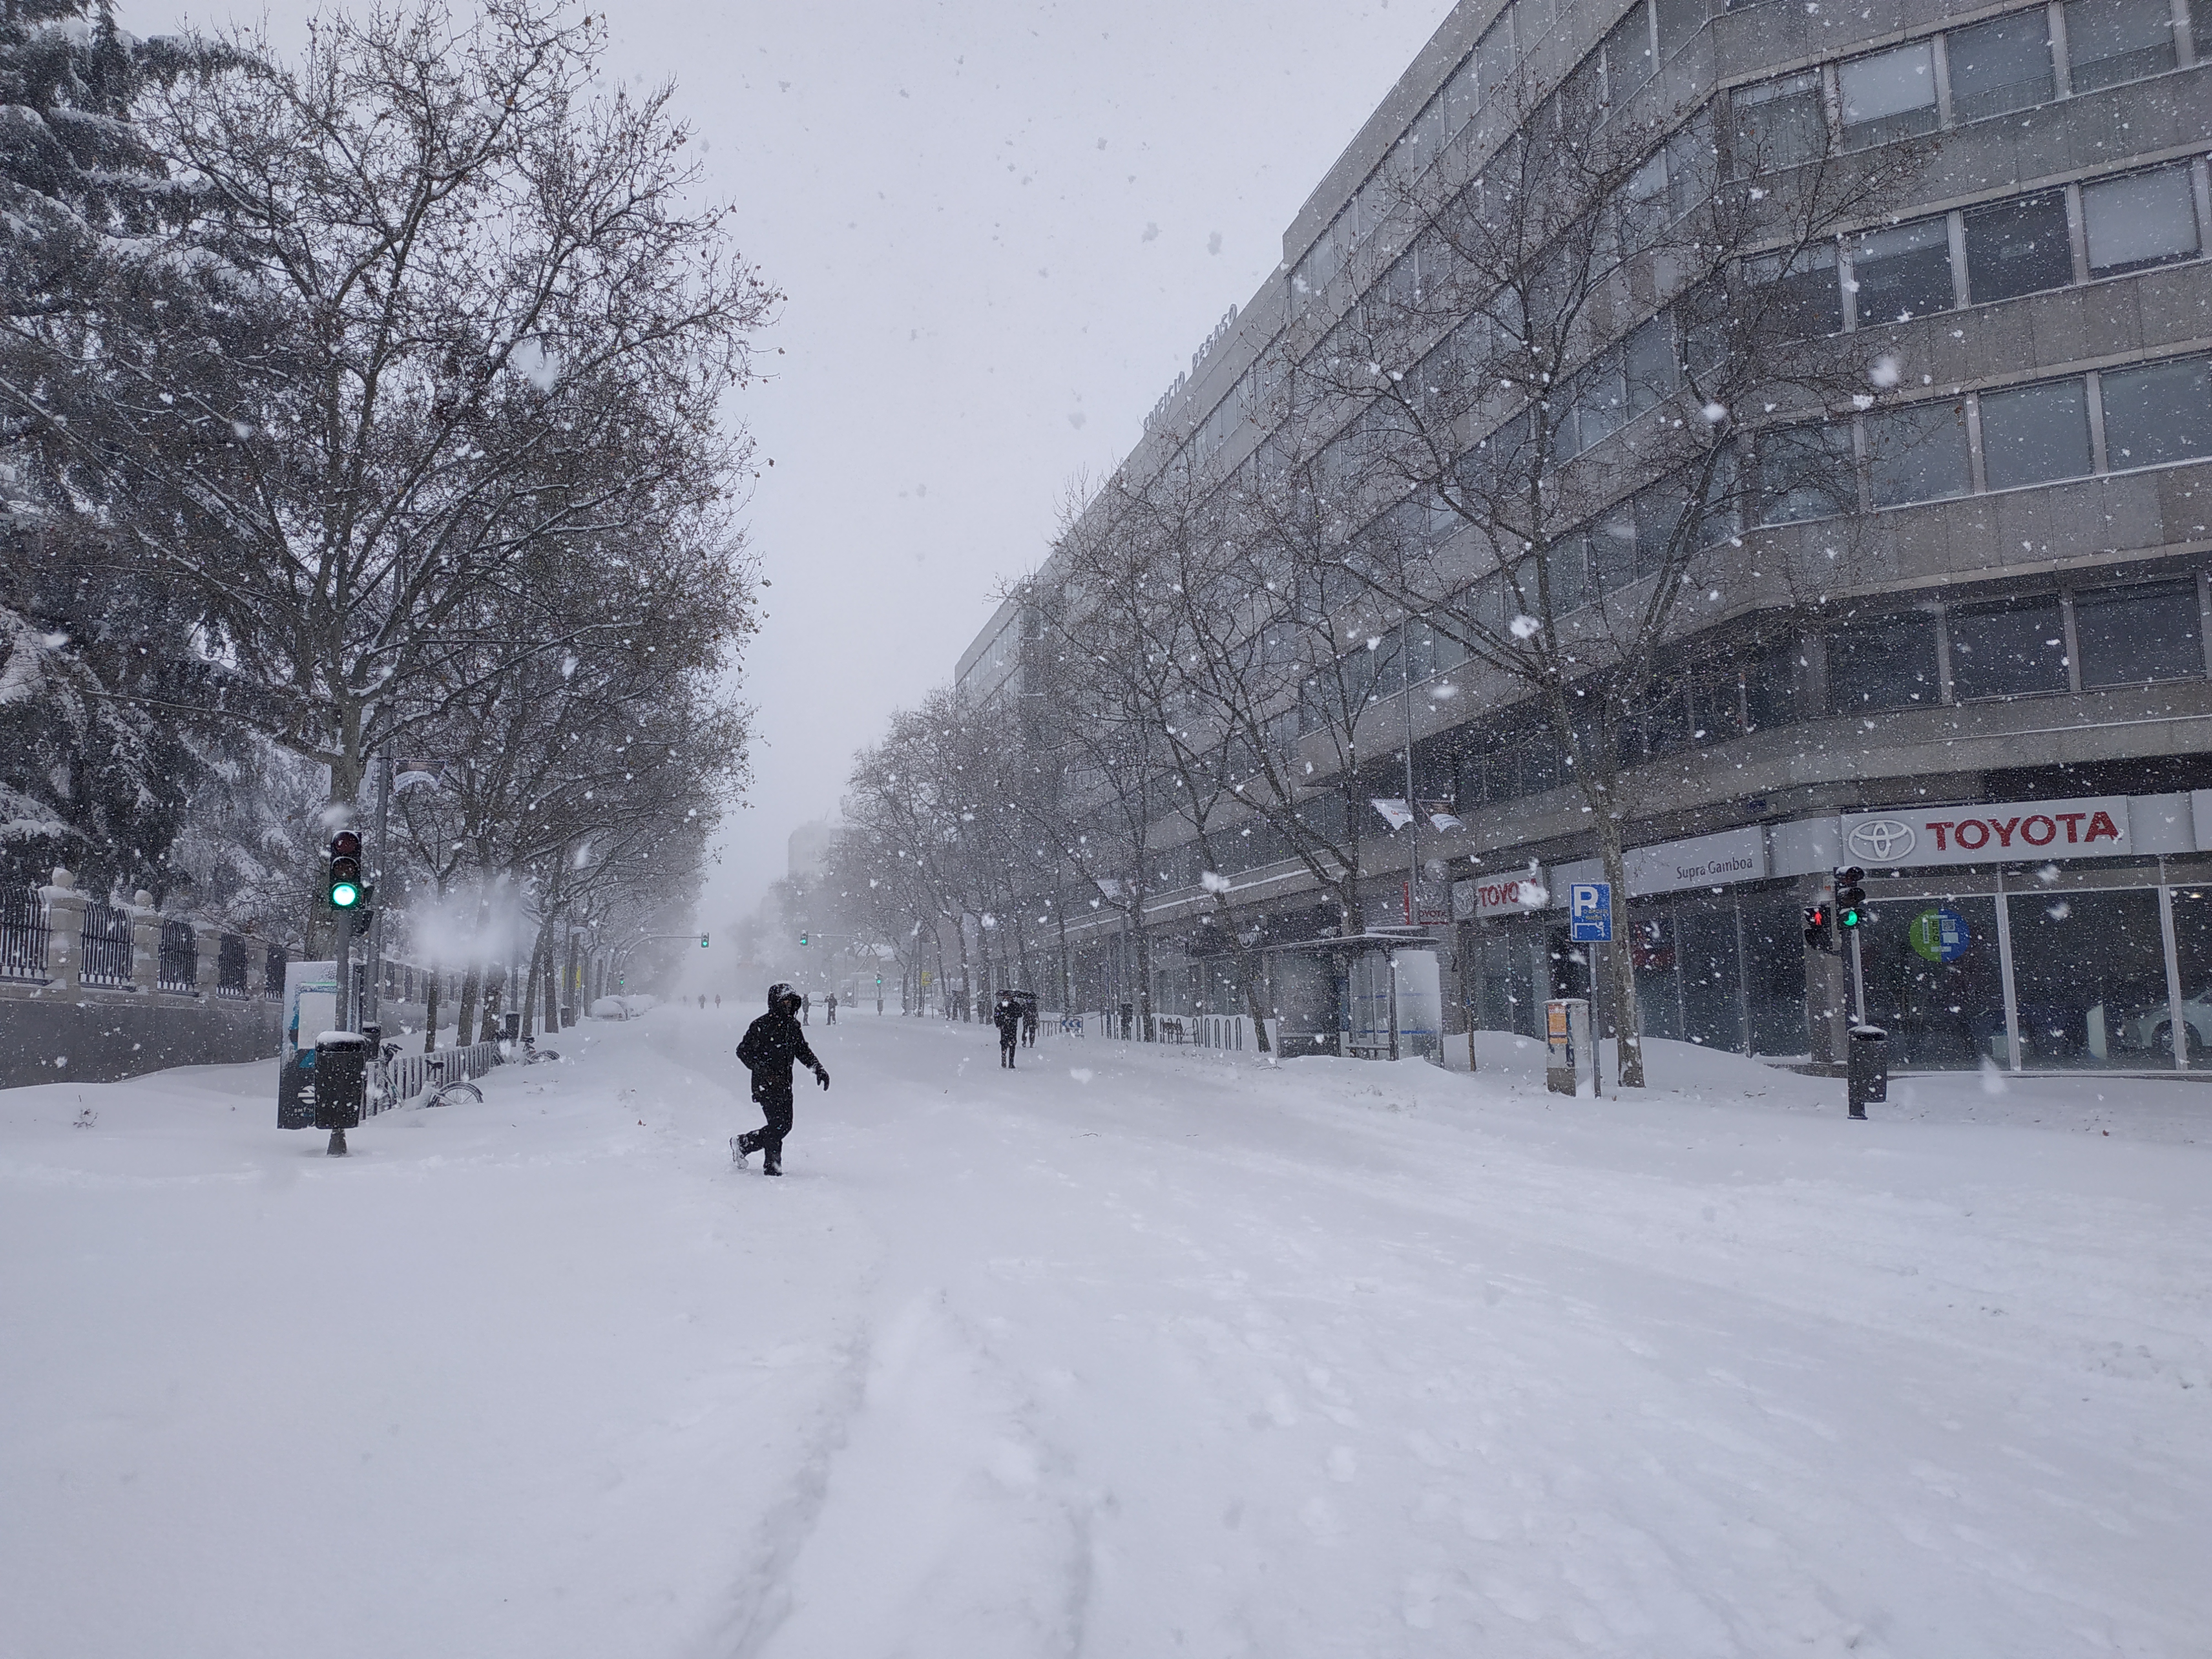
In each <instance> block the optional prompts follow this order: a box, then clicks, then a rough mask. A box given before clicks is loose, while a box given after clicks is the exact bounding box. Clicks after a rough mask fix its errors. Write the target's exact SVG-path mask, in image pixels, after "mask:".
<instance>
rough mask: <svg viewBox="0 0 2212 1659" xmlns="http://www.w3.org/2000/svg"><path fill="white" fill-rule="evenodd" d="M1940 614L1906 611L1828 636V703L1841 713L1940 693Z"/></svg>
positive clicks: (1908, 703) (1927, 699)
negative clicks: (1938, 673) (1937, 664)
mask: <svg viewBox="0 0 2212 1659" xmlns="http://www.w3.org/2000/svg"><path fill="white" fill-rule="evenodd" d="M1937 689H1938V683H1937V680H1936V619H1935V618H1934V617H1931V616H1929V615H1928V614H1927V613H1926V612H1925V611H1896V612H1893V613H1892V614H1890V615H1888V616H1884V617H1868V618H1866V619H1864V620H1863V621H1859V622H1854V623H1847V624H1846V625H1845V626H1844V627H1842V628H1840V629H1837V630H1836V631H1835V632H1834V633H1832V634H1831V635H1829V636H1828V703H1829V708H1830V710H1831V711H1832V713H1835V714H1875V713H1878V712H1879V711H1881V710H1882V709H1885V708H1913V707H1914V706H1916V705H1917V704H1923V703H1932V702H1936V701H1937V700H1938V699H1937Z"/></svg>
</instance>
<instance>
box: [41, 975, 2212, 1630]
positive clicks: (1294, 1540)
mask: <svg viewBox="0 0 2212 1659" xmlns="http://www.w3.org/2000/svg"><path fill="white" fill-rule="evenodd" d="M748 1012H749V1011H748ZM746 1017H747V1014H741V1013H738V1012H735V1011H731V1012H700V1011H697V1010H696V1009H690V1008H676V1007H664V1008H661V1009H658V1010H656V1011H654V1012H653V1013H652V1014H651V1015H650V1016H649V1017H647V1018H645V1019H642V1020H640V1021H637V1022H635V1023H633V1024H627V1025H612V1024H609V1025H604V1026H599V1027H596V1028H594V1029H592V1030H591V1031H590V1032H589V1034H588V1041H586V1042H581V1043H580V1044H579V1042H578V1041H577V1039H578V1038H579V1037H581V1036H584V1035H585V1034H582V1033H572V1034H570V1036H569V1038H568V1040H567V1042H565V1043H564V1047H567V1048H569V1049H570V1051H571V1053H572V1054H575V1053H577V1052H578V1051H579V1048H580V1058H579V1059H577V1060H575V1062H574V1063H573V1064H566V1065H562V1066H537V1067H530V1068H522V1067H515V1068H509V1069H505V1070H503V1071H501V1073H495V1075H494V1076H493V1078H492V1079H489V1084H488V1088H487V1099H486V1101H485V1103H484V1104H483V1106H481V1107H475V1108H453V1109H445V1110H438V1111H425V1110H410V1111H405V1112H402V1113H398V1114H396V1115H392V1116H388V1117H386V1118H381V1119H379V1120H376V1121H373V1122H372V1123H370V1124H369V1125H368V1126H367V1127H364V1128H362V1129H361V1130H358V1131H356V1133H354V1135H353V1137H352V1139H353V1143H354V1146H355V1147H356V1155H355V1156H354V1157H353V1158H350V1159H347V1160H334V1159H330V1158H325V1157H324V1156H323V1152H322V1143H323V1139H324V1138H323V1137H322V1136H320V1135H317V1134H313V1133H294V1134H287V1133H283V1132H280V1131H278V1130H276V1128H274V1127H272V1125H273V1123H274V1120H275V1106H274V1103H273V1100H272V1098H271V1093H272V1087H273V1085H272V1079H271V1076H270V1068H269V1067H268V1066H240V1067H220V1068H206V1069H200V1070H189V1071H180V1072H171V1073H163V1074H161V1075H158V1076H155V1077H152V1078H147V1079H138V1080H137V1081H134V1082H131V1083H127V1084H118V1085H103V1086H83V1087H78V1086H74V1085H45V1086H41V1087H38V1088H32V1089H20V1090H15V1091H5V1092H0V1493H4V1494H5V1497H4V1501H0V1607H4V1608H5V1609H7V1611H6V1613H5V1614H4V1615H0V1652H4V1653H5V1654H7V1655H8V1656H9V1659H16V1656H23V1659H64V1656H66V1659H77V1656H131V1659H139V1656H144V1655H149V1654H159V1655H161V1656H164V1659H197V1656H210V1659H212V1656H222V1659H246V1656H263V1655H267V1656H276V1655H284V1656H295V1655H301V1654H310V1655H314V1656H317V1659H347V1656H356V1655H357V1656H363V1659H367V1656H379V1659H385V1656H391V1655H395V1654H454V1655H461V1654H465V1655H469V1656H494V1655H514V1656H529V1659H545V1656H563V1655H575V1656H591V1659H603V1656H606V1655H610V1654H623V1655H643V1656H664V1655H665V1656H678V1659H695V1656H696V1659H709V1656H712V1659H741V1656H774V1659H823V1656H834V1659H872V1656H878V1655H882V1656H889V1655H894V1654H897V1655H912V1656H944V1659H956V1656H957V1659H997V1656H1006V1659H1035V1656H1042V1655H1052V1654H1085V1655H1095V1656H1133V1659H1134V1656H1145V1659H1150V1656H1160V1655H1169V1654H1177V1655H1182V1654H1188V1655H1196V1656H1231V1655H1249V1656H1270V1659H1287V1656H1306V1655H1331V1656H1335V1655H1343V1656H1362V1659H1364V1656H1388V1655H1398V1654H1450V1655H1462V1654H1468V1653H1476V1652H1480V1653H1489V1654H1499V1655H1507V1656H1522V1655H1532V1656H1533V1655H1553V1654H1559V1655H1566V1654H1575V1655H1583V1654H1604V1655H1621V1656H1659V1655H1664V1656H1692V1655H1730V1656H1735V1655H1741V1656H1747V1659H1749V1656H1759V1659H1771V1656H1775V1655H1779V1654H1785V1653H1788V1654H1797V1653H1802V1654H1807V1655H1836V1654H1842V1653H1846V1652H1850V1653H1856V1654H1859V1655H1875V1656H1928V1659H1970V1656H1984V1655H1986V1656H1992V1659H1996V1656H2003V1659H2033V1656H2042V1655H2053V1656H2056V1655H2073V1654H2126V1655H2135V1656H2174V1659H2179V1656H2185V1655H2194V1656H2201V1655H2203V1654H2204V1653H2205V1652H2206V1651H2207V1650H2208V1642H2207V1638H2206V1636H2205V1632H2207V1631H2209V1630H2212V1575H2208V1574H2206V1573H2205V1572H2204V1571H2203V1543H2204V1538H2205V1528H2206V1519H2207V1516H2212V1418H2208V1408H2212V1342H2209V1341H2208V1336H2212V1319H2209V1318H2208V1314H2207V1305H2206V1290H2207V1285H2208V1284H2209V1283H2212V1230H2208V1229H2207V1227H2206V1225H2205V1223H2206V1220H2207V1210H2208V1201H2212V1182H2208V1176H2212V1149H2208V1146H2207V1144H2206V1143H2207V1141H2208V1139H2212V1137H2208V1136H2207V1135H2206V1134H2204V1133H2202V1130H2201V1126H2203V1125H2204V1124H2206V1123H2208V1122H2212V1090H2208V1089H2207V1088H2205V1087H2204V1085H2200V1084H2190V1083H2168V1082H2163V1081H2138V1082H2132V1083H2131V1082H2127V1081H2124V1080H2114V1079H2087V1078H2085V1079H2064V1080H2060V1081H2055V1082H2041V1081H2038V1082H2007V1081H2005V1080H2002V1079H1989V1080H1986V1081H1985V1080H1984V1079H1979V1078H1976V1077H1973V1076H1967V1077H1965V1078H1961V1079H1910V1080H1901V1081H1900V1082H1899V1084H1897V1085H1894V1087H1893V1095H1894V1098H1893V1103H1892V1104H1891V1106H1890V1107H1888V1108H1881V1107H1877V1108H1875V1119H1874V1121H1871V1122H1868V1123H1850V1122H1848V1121H1846V1120H1845V1119H1844V1114H1843V1108H1842V1103H1841V1085H1838V1084H1835V1083H1820V1082H1814V1081H1809V1080H1807V1079H1798V1078H1796V1077H1793V1076H1790V1075H1789V1074H1787V1073H1780V1072H1777V1071H1773V1070H1770V1069H1768V1068H1765V1067H1763V1066H1758V1065H1755V1064H1753V1063H1751V1062H1748V1061H1744V1060H1736V1059H1734V1058H1732V1057H1729V1056H1725V1055H1718V1054H1705V1053H1702V1052H1699V1051H1696V1050H1692V1049H1686V1048H1680V1047H1678V1046H1674V1045H1663V1044H1662V1045H1658V1046H1657V1048H1656V1051H1655V1065H1654V1071H1655V1087H1654V1088H1653V1089H1652V1090H1651V1091H1649V1094H1648V1097H1645V1098H1642V1099H1632V1100H1628V1101H1619V1100H1613V1099H1607V1100H1603V1101H1597V1102H1590V1101H1583V1102H1575V1101H1569V1100H1562V1099H1559V1098H1557V1097H1551V1096H1548V1095H1547V1094H1545V1093H1544V1092H1543V1091H1542V1090H1541V1079H1540V1077H1539V1075H1538V1073H1536V1072H1535V1070H1534V1067H1535V1066H1536V1065H1537V1064H1538V1063H1540V1060H1539V1053H1538V1051H1537V1050H1536V1049H1535V1048H1534V1046H1533V1045H1528V1044H1516V1042H1514V1041H1513V1040H1512V1039H1510V1038H1486V1039H1485V1042H1484V1048H1483V1051H1482V1063H1483V1066H1484V1069H1483V1071H1482V1072H1481V1073H1480V1074H1479V1075H1478V1076H1477V1077H1475V1078H1472V1079H1470V1078H1468V1077H1464V1076H1456V1075H1449V1074H1445V1073H1438V1072H1436V1071H1434V1070H1432V1069H1430V1068H1427V1067H1425V1066H1418V1065H1412V1064H1409V1065H1404V1066H1388V1067H1386V1066H1375V1065H1368V1064H1361V1063H1357V1062H1350V1061H1339V1060H1299V1061H1296V1062H1293V1063H1291V1064H1289V1065H1286V1066H1282V1067H1279V1068H1273V1069H1270V1068H1267V1067H1265V1066H1261V1065H1259V1064H1257V1063H1255V1060H1254V1059H1253V1057H1251V1056H1238V1057H1235V1058H1233V1059H1231V1058H1228V1057H1224V1056H1221V1055H1218V1054H1206V1053H1202V1052H1199V1051H1194V1050H1173V1049H1170V1050H1158V1049H1154V1050H1146V1049H1140V1048H1131V1047H1127V1046H1124V1045H1121V1044H1118V1043H1108V1042H1099V1041H1097V1040H1092V1041H1091V1042H1087V1043H1086V1042H1079V1041H1074V1040H1058V1039H1055V1038H1053V1037H1050V1036H1048V1038H1047V1039H1046V1041H1045V1046H1044V1047H1042V1048H1039V1049H1036V1050H1034V1051H1030V1052H1027V1053H1025V1054H1024V1057H1023V1062H1024V1063H1023V1066H1022V1069H1020V1070H1019V1071H1017V1072H1015V1073H1011V1074H1009V1073H1004V1072H1002V1071H1000V1069H999V1068H998V1066H997V1064H996V1054H995V1048H994V1037H993V1034H992V1033H991V1031H990V1030H989V1029H988V1028H987V1027H976V1026H969V1027H945V1026H943V1025H940V1024H935V1023H927V1024H923V1023H918V1022H902V1021H899V1020H897V1019H896V1018H883V1019H880V1020H879V1019H877V1018H872V1017H870V1016H867V1015H865V1014H863V1015H860V1016H859V1017H857V1018H854V1017H849V1016H848V1022H847V1023H846V1024H842V1025H840V1026H838V1027H836V1029H834V1030H826V1029H824V1028H823V1026H822V1025H821V1024H819V1023H817V1024H816V1025H815V1026H814V1027H813V1028H812V1030H811V1036H813V1037H814V1038H815V1039H816V1041H817V1044H818V1045H819V1047H820V1048H821V1050H822V1052H823V1058H824V1060H826V1062H827V1063H828V1064H829V1067H830V1068H831V1071H832V1073H833V1074H834V1079H835V1085H836V1086H835V1087H834V1089H833V1090H832V1091H831V1092H829V1094H827V1095H823V1094H820V1093H819V1092H817V1091H815V1090H813V1089H811V1087H810V1088H808V1089H806V1090H805V1091H803V1092H802V1094H801V1096H800V1099H799V1127H798V1132H797V1135H796V1138H795V1139H794V1140H793V1144H792V1146H791V1149H790V1152H789V1155H788V1159H787V1167H788V1170H789V1171H790V1173H789V1174H788V1175H787V1177H786V1178H785V1179H784V1180H783V1181H781V1182H772V1181H769V1180H767V1179H765V1178H763V1177H762V1176H759V1175H757V1174H753V1175H743V1174H740V1173H738V1172H737V1171H734V1170H732V1169H731V1168H730V1166H729V1164H728V1159H727V1153H726V1147H725V1141H726V1137H727V1136H728V1135H729V1134H730V1133H732V1132H733V1131H734V1130H736V1129H737V1128H738V1127H743V1126H744V1125H748V1124H750V1122H751V1121H755V1114H754V1113H753V1112H752V1111H751V1109H750V1108H747V1107H744V1106H743V1105H742V1104H741V1102H742V1099H743V1091H742V1087H741V1086H739V1085H738V1079H737V1077H736V1075H735V1070H734V1062H733V1061H732V1060H730V1059H729V1057H728V1056H729V1052H730V1049H731V1047H732V1044H733V1043H734V1042H735V1041H736V1038H737V1036H738V1032H739V1030H741V1029H742V1024H743V1020H744V1018H746ZM80 1118H82V1125H80V1123H79V1120H80Z"/></svg>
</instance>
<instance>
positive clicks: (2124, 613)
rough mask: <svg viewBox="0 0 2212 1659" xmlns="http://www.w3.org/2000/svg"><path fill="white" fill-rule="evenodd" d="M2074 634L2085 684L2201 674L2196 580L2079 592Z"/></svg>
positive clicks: (2140, 681) (2128, 682)
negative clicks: (2079, 652)
mask: <svg viewBox="0 0 2212 1659" xmlns="http://www.w3.org/2000/svg"><path fill="white" fill-rule="evenodd" d="M2074 637H2075V642H2076V643H2077V644H2078V645H2079V646H2080V647H2081V684H2082V685H2083V686H2084V687H2085V688H2088V687H2095V686H2112V685H2142V684H2148V683H2149V682H2150V681H2153V680H2184V679H2201V678H2203V675H2204V647H2203V639H2202V636H2201V635H2199V633H2198V631H2197V584H2196V583H2195V582H2193V581H2178V582H2143V583H2140V584H2137V585H2136V586H2131V587H2107V588H2102V589H2095V590H2092V591H2090V592H2077V593H2076V594H2075V596H2074Z"/></svg>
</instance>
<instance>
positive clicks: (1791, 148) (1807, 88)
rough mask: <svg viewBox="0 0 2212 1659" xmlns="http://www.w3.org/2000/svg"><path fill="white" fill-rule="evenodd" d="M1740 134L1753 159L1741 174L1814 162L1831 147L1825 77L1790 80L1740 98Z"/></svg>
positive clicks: (1748, 90) (1765, 84)
mask: <svg viewBox="0 0 2212 1659" xmlns="http://www.w3.org/2000/svg"><path fill="white" fill-rule="evenodd" d="M1735 119H1736V131H1738V132H1739V133H1740V134H1741V135H1742V137H1743V140H1744V143H1745V144H1746V146H1747V149H1748V152H1749V153H1748V154H1747V155H1739V156H1738V158H1737V160H1738V163H1739V171H1740V172H1743V173H1772V172H1775V171H1776V170H1778V169H1779V168H1782V167H1796V165H1797V164H1798V163H1799V162H1801V161H1811V160H1812V159H1813V158H1814V156H1815V155H1820V152H1821V151H1823V150H1824V149H1826V148H1827V147H1828V118H1827V115H1826V112H1825V111H1824V110H1823V109H1822V108H1821V105H1820V76H1817V75H1813V74H1805V75H1785V76H1782V77H1781V78H1780V79H1779V80H1774V81H1762V82H1759V84H1758V85H1757V86H1752V87H1739V88H1737V89H1736V94H1735Z"/></svg>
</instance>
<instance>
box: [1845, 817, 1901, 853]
mask: <svg viewBox="0 0 2212 1659" xmlns="http://www.w3.org/2000/svg"><path fill="white" fill-rule="evenodd" d="M1918 840H1919V837H1918V836H1916V835H1914V834H1913V833H1912V826H1911V824H1909V823H1905V822H1903V821H1902V820H1900V819H1898V818H1869V819H1868V820H1867V821H1866V822H1865V823H1855V824H1853V825H1852V826H1851V831H1850V834H1849V835H1847V836H1844V845H1845V846H1846V847H1848V848H1850V849H1851V851H1852V852H1854V853H1856V854H1858V856H1859V857H1861V858H1863V859H1864V860H1866V861H1867V862H1868V863H1869V864H1897V863H1899V862H1900V861H1902V860H1905V859H1907V858H1910V857H1911V855H1912V848H1913V846H1914V844H1915V843H1916V842H1917V841H1918Z"/></svg>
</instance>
